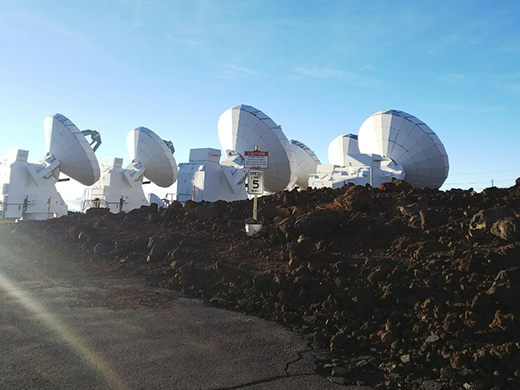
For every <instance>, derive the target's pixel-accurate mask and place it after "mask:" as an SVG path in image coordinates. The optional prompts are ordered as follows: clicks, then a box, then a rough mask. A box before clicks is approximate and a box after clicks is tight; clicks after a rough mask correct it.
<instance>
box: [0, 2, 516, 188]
mask: <svg viewBox="0 0 520 390" xmlns="http://www.w3.org/2000/svg"><path fill="white" fill-rule="evenodd" d="M519 20H520V2H518V1H516V0H513V1H507V2H506V1H498V2H493V4H492V3H491V2H489V1H474V0H472V1H469V0H466V1H456V0H455V1H451V2H432V1H420V0H419V1H417V0H414V1H406V0H405V1H365V2H359V1H347V0H344V1H328V0H316V1H301V0H300V1H293V0H287V1H279V0H277V1H274V0H258V1H255V0H241V1H238V0H221V1H209V0H200V1H197V0H172V1H169V0H163V1H158V0H156V1H153V0H150V1H131V0H119V1H111V0H103V1H77V0H70V1H66V2H65V1H53V0H46V1H43V0H41V1H36V0H33V1H29V0H2V2H1V3H0V48H1V56H0V112H1V113H2V121H1V123H0V134H1V136H2V141H1V142H0V158H4V157H5V156H6V153H7V149H8V148H9V147H17V148H20V149H27V150H29V151H30V154H29V159H30V161H31V162H38V161H39V160H40V159H41V158H42V157H43V156H44V155H45V152H46V151H45V140H44V132H43V120H44V118H45V117H46V116H48V115H52V114H55V113H57V112H59V113H61V114H64V115H65V116H67V117H68V118H69V119H71V120H72V121H73V122H74V123H75V124H76V125H77V126H78V127H79V128H80V129H87V128H90V129H96V130H98V131H100V133H101V136H102V139H103V144H102V145H101V147H100V148H99V149H98V151H97V155H98V158H99V160H100V161H101V160H102V159H103V158H104V157H123V158H124V163H125V164H127V163H129V162H130V160H129V156H128V152H127V150H126V134H127V133H128V132H129V131H130V130H132V129H133V128H135V127H137V126H146V127H148V128H150V129H152V130H154V131H155V132H156V133H157V134H159V136H161V137H162V138H165V139H169V140H172V141H173V143H174V145H175V148H176V153H175V157H176V160H177V162H178V163H180V162H186V161H187V160H188V155H189V149H190V148H195V147H214V148H220V144H219V141H218V135H217V122H218V118H219V116H220V115H221V114H222V113H223V112H224V111H225V110H227V109H228V108H230V107H231V106H233V105H236V104H247V105H252V106H254V107H256V108H258V109H260V110H262V111H264V112H265V113H266V114H267V115H268V116H270V117H271V118H272V119H273V120H274V121H275V122H276V123H278V124H280V125H282V128H283V130H284V132H285V134H286V135H287V137H288V138H290V139H297V140H299V141H301V142H303V143H305V144H307V146H309V147H310V148H311V149H313V150H314V151H315V152H316V154H317V155H318V157H319V158H320V159H321V160H322V162H323V163H327V162H328V157H327V148H328V145H329V143H330V142H331V141H332V140H333V139H334V138H335V137H337V136H338V135H340V134H343V133H354V134H357V133H358V130H359V127H360V126H361V124H362V123H363V122H364V121H365V119H366V118H368V117H369V116H370V115H371V114H373V113H375V112H377V111H380V110H384V109H397V110H402V111H405V112H408V113H410V114H412V115H415V116H416V117H418V118H419V119H421V120H422V121H424V122H425V123H427V124H428V125H429V126H430V127H431V128H432V129H433V130H434V131H435V132H436V133H437V135H438V136H439V137H440V139H441V140H442V141H443V143H444V145H445V147H446V150H447V152H448V155H449V158H450V174H449V176H448V179H447V180H446V183H445V185H444V187H443V189H448V188H452V187H456V188H469V187H473V188H475V189H476V190H479V191H480V190H482V189H483V188H485V187H488V186H491V182H492V180H493V183H494V184H495V185H496V186H505V187H509V186H511V185H513V184H514V181H515V179H516V178H517V177H520V169H519V168H518V167H517V166H516V164H512V163H513V162H515V161H517V154H518V147H519V146H520V131H519V128H518V127H519V126H518V120H517V117H516V115H518V114H517V112H518V110H519V109H520V24H519V23H518V21H519ZM58 186H59V187H58V188H59V190H60V191H61V192H62V194H63V195H64V197H65V198H70V197H73V196H76V194H78V193H79V195H81V193H80V190H79V187H78V186H77V185H75V184H74V183H72V182H69V183H59V184H58ZM166 192H167V191H166Z"/></svg>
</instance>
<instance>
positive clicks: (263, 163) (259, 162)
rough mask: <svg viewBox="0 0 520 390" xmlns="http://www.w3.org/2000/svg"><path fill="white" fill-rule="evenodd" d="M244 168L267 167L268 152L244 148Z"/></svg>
mask: <svg viewBox="0 0 520 390" xmlns="http://www.w3.org/2000/svg"><path fill="white" fill-rule="evenodd" d="M244 168H249V169H267V168H269V152H262V151H260V150H246V151H245V152H244Z"/></svg>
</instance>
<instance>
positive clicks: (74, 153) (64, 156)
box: [44, 114, 100, 186]
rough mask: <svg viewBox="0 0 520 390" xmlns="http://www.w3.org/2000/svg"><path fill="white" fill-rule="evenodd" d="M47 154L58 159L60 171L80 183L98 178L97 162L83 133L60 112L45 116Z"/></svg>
mask: <svg viewBox="0 0 520 390" xmlns="http://www.w3.org/2000/svg"><path fill="white" fill-rule="evenodd" d="M44 128H45V142H46V145H47V155H52V156H54V157H55V158H56V159H57V160H58V161H59V169H60V171H61V172H63V173H64V174H66V175H67V176H70V177H71V178H73V179H74V180H77V181H79V182H80V183H81V184H83V185H86V186H90V185H92V184H94V183H95V182H96V181H98V180H99V176H100V170H99V164H98V161H97V158H96V155H95V154H94V150H93V149H92V148H91V146H90V145H89V143H88V141H87V139H86V138H85V135H84V134H83V133H82V131H81V130H79V129H78V128H77V127H76V125H75V124H74V123H72V122H71V121H70V120H69V119H68V118H67V117H65V116H64V115H61V114H55V115H51V116H48V117H47V118H45V122H44Z"/></svg>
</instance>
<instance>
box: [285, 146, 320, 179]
mask: <svg viewBox="0 0 520 390" xmlns="http://www.w3.org/2000/svg"><path fill="white" fill-rule="evenodd" d="M291 144H292V145H293V147H294V160H295V166H296V177H297V178H296V185H297V186H298V187H300V188H303V189H307V187H309V175H311V174H313V173H316V169H317V167H318V165H320V164H321V162H320V160H319V158H318V157H317V156H316V154H315V153H314V152H313V151H312V150H311V149H310V148H309V147H307V145H305V144H304V143H302V142H300V141H296V140H291Z"/></svg>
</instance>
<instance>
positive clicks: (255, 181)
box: [247, 171, 264, 195]
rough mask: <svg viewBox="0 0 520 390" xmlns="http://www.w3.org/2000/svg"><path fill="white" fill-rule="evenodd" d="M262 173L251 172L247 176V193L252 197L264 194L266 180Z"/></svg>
mask: <svg viewBox="0 0 520 390" xmlns="http://www.w3.org/2000/svg"><path fill="white" fill-rule="evenodd" d="M262 173H263V172H262V171H249V172H248V174H247V175H248V176H247V183H248V184H247V192H248V193H249V194H251V195H262V194H263V193H264V178H263V176H262Z"/></svg>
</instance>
